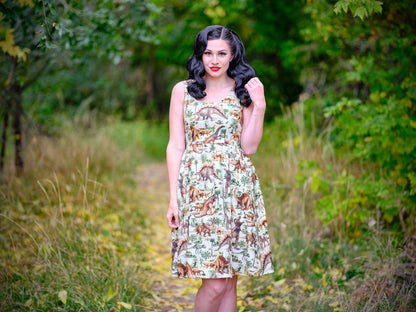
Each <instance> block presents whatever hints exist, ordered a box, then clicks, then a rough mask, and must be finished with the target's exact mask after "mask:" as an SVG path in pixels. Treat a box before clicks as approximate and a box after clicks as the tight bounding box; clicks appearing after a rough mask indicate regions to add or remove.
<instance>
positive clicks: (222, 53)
mask: <svg viewBox="0 0 416 312" xmlns="http://www.w3.org/2000/svg"><path fill="white" fill-rule="evenodd" d="M232 59H233V54H232V52H231V48H230V45H229V44H228V42H227V41H225V40H223V39H215V40H208V42H207V47H206V49H205V51H204V53H203V54H202V62H203V63H204V68H205V73H206V75H209V76H211V77H213V78H214V77H215V78H218V77H221V76H223V75H226V74H227V70H228V67H229V66H230V62H231V60H232Z"/></svg>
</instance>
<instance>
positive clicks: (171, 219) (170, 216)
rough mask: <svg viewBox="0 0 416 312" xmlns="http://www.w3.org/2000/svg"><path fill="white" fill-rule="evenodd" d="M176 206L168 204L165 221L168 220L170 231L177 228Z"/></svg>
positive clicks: (177, 215)
mask: <svg viewBox="0 0 416 312" xmlns="http://www.w3.org/2000/svg"><path fill="white" fill-rule="evenodd" d="M178 211H179V209H178V204H177V203H170V204H169V208H168V212H167V213H166V219H167V220H168V225H169V227H171V228H172V229H177V228H178V227H179V213H178Z"/></svg>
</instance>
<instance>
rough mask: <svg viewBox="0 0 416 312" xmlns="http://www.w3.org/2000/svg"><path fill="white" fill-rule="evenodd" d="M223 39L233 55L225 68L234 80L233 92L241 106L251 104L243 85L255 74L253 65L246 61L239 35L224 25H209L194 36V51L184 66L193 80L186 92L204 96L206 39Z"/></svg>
mask: <svg viewBox="0 0 416 312" xmlns="http://www.w3.org/2000/svg"><path fill="white" fill-rule="evenodd" d="M215 39H223V40H225V41H227V42H228V44H229V45H230V47H231V52H232V53H233V55H234V57H233V59H232V60H231V62H230V66H229V68H228V70H227V74H228V76H230V77H231V78H233V79H234V81H235V84H236V86H235V93H236V95H237V97H238V98H239V99H240V103H241V105H243V106H246V107H248V106H249V105H250V104H251V98H250V95H249V94H248V92H247V90H246V89H245V88H244V85H245V84H246V83H247V82H248V81H249V80H250V79H251V78H253V77H255V76H256V74H255V72H254V69H253V67H251V66H250V65H249V64H247V63H246V61H245V59H244V57H245V51H244V45H243V42H242V41H241V39H240V37H239V36H238V35H237V33H235V32H234V31H232V30H231V29H228V28H226V27H224V26H220V25H211V26H208V27H206V28H204V29H203V30H201V31H200V32H199V33H198V34H197V35H196V37H195V41H194V53H193V54H192V55H191V56H190V57H189V58H188V61H187V63H186V68H187V69H188V79H192V80H193V82H191V83H189V84H188V92H189V94H190V95H192V96H193V97H194V98H196V99H202V98H204V97H205V96H206V92H205V88H206V83H205V80H204V78H203V77H204V75H205V69H204V64H203V62H202V54H203V53H204V51H205V49H206V48H207V41H208V40H215Z"/></svg>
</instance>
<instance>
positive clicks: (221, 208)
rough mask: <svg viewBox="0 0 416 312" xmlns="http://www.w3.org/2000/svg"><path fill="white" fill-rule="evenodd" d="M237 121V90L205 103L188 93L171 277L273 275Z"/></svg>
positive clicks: (255, 181)
mask: <svg viewBox="0 0 416 312" xmlns="http://www.w3.org/2000/svg"><path fill="white" fill-rule="evenodd" d="M242 119H243V106H241V105H240V101H239V99H238V98H237V97H236V95H235V93H234V91H231V92H230V93H229V94H228V95H227V96H226V97H225V98H224V99H222V100H221V101H217V102H210V103H205V102H201V101H198V100H196V99H195V98H193V97H192V96H191V95H190V94H189V93H188V92H187V90H186V91H185V102H184V122H185V131H186V148H185V151H184V154H183V156H182V160H181V165H180V171H179V177H178V204H179V222H180V226H179V227H178V228H177V229H174V230H172V274H173V276H176V277H180V278H182V277H187V278H226V277H232V276H234V275H245V276H260V275H263V274H267V273H272V272H273V264H272V259H271V251H270V240H269V235H268V230H267V220H266V214H265V209H264V202H263V197H262V193H261V189H260V184H259V181H258V177H257V174H256V173H255V169H254V166H253V164H252V163H251V160H250V159H249V158H248V157H247V156H245V155H244V153H243V151H242V149H241V146H240V132H241V126H242Z"/></svg>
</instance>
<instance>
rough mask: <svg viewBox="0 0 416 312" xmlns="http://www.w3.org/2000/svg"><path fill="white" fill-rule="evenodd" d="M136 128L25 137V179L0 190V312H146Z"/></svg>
mask: <svg viewBox="0 0 416 312" xmlns="http://www.w3.org/2000/svg"><path fill="white" fill-rule="evenodd" d="M140 127H141V125H140V124H139V123H137V124H124V125H123V126H121V124H120V123H118V122H115V123H112V124H111V125H110V126H100V127H98V126H95V127H93V128H89V129H85V128H84V127H82V125H74V124H71V125H68V126H67V127H66V128H64V129H62V130H63V131H61V134H60V136H59V137H53V138H51V137H47V136H42V135H39V134H37V133H28V135H27V136H26V137H27V138H28V140H27V141H26V146H25V164H26V167H25V168H26V169H25V173H24V175H23V176H21V177H13V170H12V169H10V167H9V168H8V169H7V170H8V174H9V176H8V178H7V179H6V181H4V183H3V184H1V185H0V197H1V200H0V244H1V253H0V267H1V269H0V272H1V273H0V302H1V304H0V310H2V311H25V310H27V311H33V310H36V311H50V310H63V311H79V310H83V311H110V310H111V311H113V310H115V309H116V310H117V309H119V310H120V309H123V307H124V308H126V307H127V308H129V307H130V306H129V304H131V305H132V309H133V310H135V311H140V310H142V308H141V305H142V304H143V301H144V299H145V297H146V296H147V287H146V279H147V278H146V270H147V269H146V267H143V266H142V265H141V262H143V256H142V255H143V250H144V248H143V242H142V241H141V238H142V236H141V234H140V226H141V224H143V220H144V218H143V216H142V215H141V213H140V199H139V198H138V195H137V192H136V190H135V188H134V186H135V183H134V180H135V178H136V177H135V176H134V170H133V171H132V170H131V168H134V166H136V165H139V164H140V163H141V162H142V161H145V158H146V157H145V156H144V153H143V146H142V145H141V144H140V140H139V138H140V132H139V131H140ZM127 199H128V200H127Z"/></svg>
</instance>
